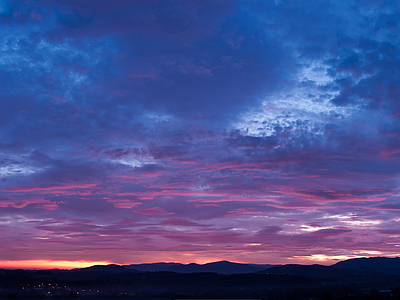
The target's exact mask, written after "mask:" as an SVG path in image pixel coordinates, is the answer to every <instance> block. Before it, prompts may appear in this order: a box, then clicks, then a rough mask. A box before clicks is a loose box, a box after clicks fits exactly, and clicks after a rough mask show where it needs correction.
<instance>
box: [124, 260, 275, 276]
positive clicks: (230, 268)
mask: <svg viewBox="0 0 400 300" xmlns="http://www.w3.org/2000/svg"><path fill="white" fill-rule="evenodd" d="M273 266H274V265H256V264H240V263H232V262H229V261H218V262H212V263H208V264H204V265H199V264H195V263H191V264H187V265H184V264H179V263H155V264H138V265H134V264H133V265H129V266H127V268H129V269H135V270H139V271H153V272H154V271H169V272H177V273H198V272H214V273H219V274H243V273H253V272H258V271H261V270H265V269H268V268H271V267H273Z"/></svg>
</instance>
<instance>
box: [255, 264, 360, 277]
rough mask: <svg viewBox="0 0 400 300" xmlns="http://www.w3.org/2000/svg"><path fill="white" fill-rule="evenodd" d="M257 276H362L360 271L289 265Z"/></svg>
mask: <svg viewBox="0 0 400 300" xmlns="http://www.w3.org/2000/svg"><path fill="white" fill-rule="evenodd" d="M257 273H259V274H276V275H278V274H287V275H296V276H306V277H310V278H317V279H320V278H331V279H333V278H337V279H338V278H346V277H348V276H362V275H365V274H363V272H362V271H359V270H353V269H351V270H344V269H339V268H335V267H332V266H322V265H317V264H314V265H298V264H289V265H283V266H278V267H273V268H270V269H267V270H264V271H260V272H257Z"/></svg>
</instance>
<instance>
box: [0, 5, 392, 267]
mask: <svg viewBox="0 0 400 300" xmlns="http://www.w3.org/2000/svg"><path fill="white" fill-rule="evenodd" d="M399 29H400V7H399V5H398V3H397V1H391V0H390V1H386V0H318V1H315V0H261V1H256V0H225V1H224V0H134V1H133V0H118V1H109V0H96V1H87V0H41V1H38V0H24V1H14V0H0V267H22V268H28V267H46V268H47V267H49V268H50V267H62V268H72V267H81V266H89V265H93V264H106V263H117V264H130V263H151V262H161V261H164V262H180V263H192V262H195V263H208V262H213V261H220V260H229V261H232V262H241V263H259V264H268V263H270V264H286V263H302V264H312V263H320V264H326V265H329V264H333V263H335V262H337V261H339V260H343V259H348V258H354V257H371V256H387V257H395V256H398V255H399V252H400V249H399V246H400V239H399V237H400V215H399V211H400V194H399V192H400V189H399V179H400V178H399V175H400V122H399V121H400V95H399V93H400V85H399V82H400V81H399V80H400V71H399V70H400V39H399Z"/></svg>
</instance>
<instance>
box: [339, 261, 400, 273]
mask: <svg viewBox="0 0 400 300" xmlns="http://www.w3.org/2000/svg"><path fill="white" fill-rule="evenodd" d="M332 267H335V268H338V269H344V270H359V271H363V272H381V273H385V274H388V275H398V274H400V258H399V257H396V258H388V257H365V258H364V257H363V258H353V259H348V260H345V261H340V262H338V263H336V264H334V265H332Z"/></svg>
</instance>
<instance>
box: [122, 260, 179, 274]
mask: <svg viewBox="0 0 400 300" xmlns="http://www.w3.org/2000/svg"><path fill="white" fill-rule="evenodd" d="M175 265H183V264H180V263H164V262H161V263H151V264H131V265H128V266H125V267H126V268H128V269H135V270H138V271H144V272H159V271H167V270H168V268H169V267H171V266H175Z"/></svg>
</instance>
